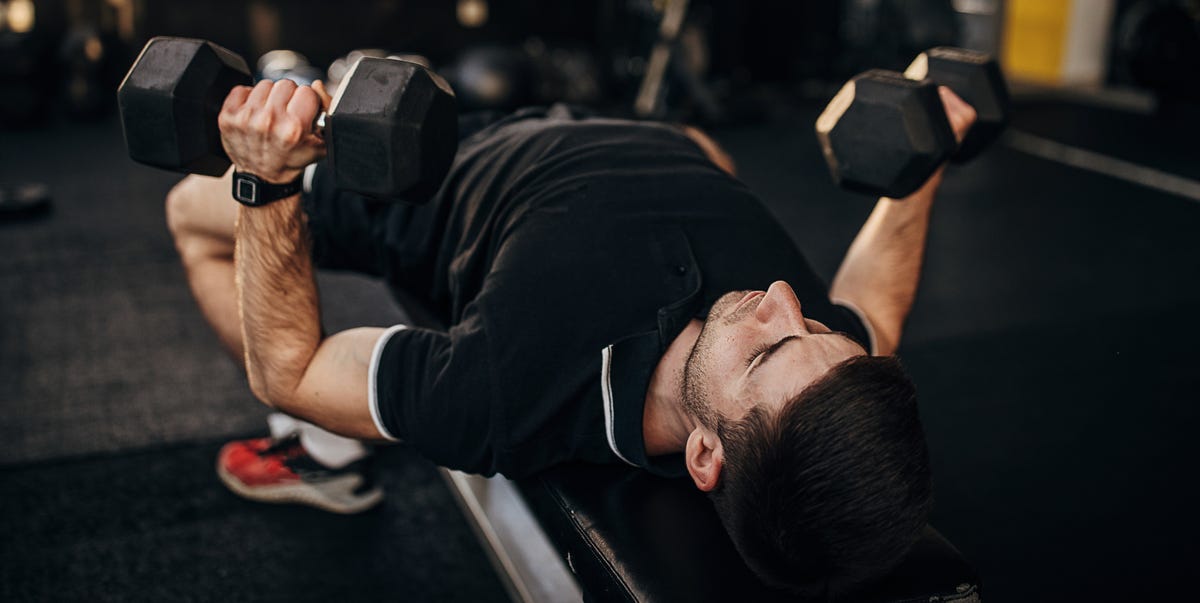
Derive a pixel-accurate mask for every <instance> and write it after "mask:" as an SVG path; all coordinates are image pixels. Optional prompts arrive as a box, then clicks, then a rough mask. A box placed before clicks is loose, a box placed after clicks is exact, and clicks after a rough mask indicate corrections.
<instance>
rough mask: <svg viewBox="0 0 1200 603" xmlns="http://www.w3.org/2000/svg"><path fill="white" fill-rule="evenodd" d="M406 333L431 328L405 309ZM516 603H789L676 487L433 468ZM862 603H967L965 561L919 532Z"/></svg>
mask: <svg viewBox="0 0 1200 603" xmlns="http://www.w3.org/2000/svg"><path fill="white" fill-rule="evenodd" d="M401 302H402V306H403V307H404V309H405V310H406V311H407V313H408V315H409V316H410V317H411V318H412V319H413V321H414V322H415V323H417V324H421V325H426V326H431V327H437V326H438V323H437V321H436V320H435V319H434V318H433V315H432V314H430V313H429V312H428V311H426V310H425V309H424V308H421V307H420V305H419V304H416V303H415V302H414V300H411V299H405V298H403V297H402V299H401ZM441 472H442V474H443V476H444V477H445V479H446V481H447V483H448V484H449V485H450V489H451V491H452V492H453V493H454V494H455V496H456V498H457V499H458V502H459V503H460V506H461V507H462V508H463V512H464V514H465V515H466V517H467V519H468V521H469V523H470V524H471V526H472V528H473V529H474V530H475V533H476V534H477V535H478V536H479V538H480V542H481V544H482V545H483V548H484V550H485V552H486V553H487V554H488V556H489V557H490V559H491V561H492V563H493V565H494V567H495V568H496V572H497V574H498V575H499V577H500V579H501V581H502V582H503V583H504V584H505V587H506V588H507V589H508V592H509V595H510V596H511V597H512V599H513V600H514V601H518V602H522V603H524V602H538V603H541V602H559V601H578V600H581V599H583V600H588V601H688V602H701V601H795V600H796V598H795V597H791V596H789V595H787V594H786V593H781V592H778V591H775V590H772V589H770V588H769V587H767V586H766V585H764V584H763V583H762V582H761V581H759V580H758V578H756V577H755V576H754V574H752V573H751V572H750V570H749V569H748V568H747V567H746V565H745V564H744V563H743V562H742V560H741V558H740V557H739V556H738V553H737V551H736V550H735V549H734V547H733V543H732V542H731V541H730V540H729V537H728V535H727V534H726V533H725V530H724V528H723V527H722V526H721V522H720V520H719V519H718V518H717V515H716V511H715V510H714V509H713V507H712V503H710V502H709V501H708V499H707V497H705V496H704V495H703V494H701V493H700V492H699V491H698V490H696V488H695V487H694V486H693V485H692V484H691V482H690V481H688V480H686V479H677V480H668V479H662V478H659V477H655V476H652V475H650V474H648V473H645V472H643V471H641V470H638V469H635V468H632V467H627V466H623V465H615V464H614V465H593V464H577V465H562V466H559V467H555V468H552V469H550V470H548V471H545V472H543V473H541V474H539V475H537V476H534V477H531V478H527V479H522V480H517V481H513V480H508V479H506V478H504V477H502V476H499V475H497V476H494V477H491V478H484V477H480V476H477V475H468V474H465V473H462V472H459V471H452V470H448V469H441ZM843 600H845V601H861V602H865V603H901V602H917V601H921V602H925V603H934V602H953V603H979V602H980V601H981V600H982V599H981V597H980V582H979V577H978V575H977V574H976V572H975V569H974V568H973V567H972V566H971V564H970V563H968V562H967V560H966V559H965V558H964V557H963V556H962V554H961V553H959V552H958V550H957V549H955V548H954V546H953V545H951V544H950V542H949V541H947V540H946V539H945V538H943V537H942V535H941V534H939V533H938V532H937V531H936V530H934V529H933V528H932V527H930V526H926V527H925V531H924V533H923V534H922V536H921V539H920V541H919V542H918V543H917V544H916V546H915V547H913V550H912V551H911V552H910V553H909V554H908V556H907V557H906V558H905V559H904V560H903V561H902V562H901V563H900V565H899V566H898V567H897V568H896V569H895V570H894V571H893V572H892V573H891V574H890V575H888V576H887V577H886V578H885V579H883V580H882V581H880V582H879V583H877V584H875V585H874V586H873V587H871V588H870V589H868V590H866V591H864V592H862V593H860V594H858V595H857V596H855V597H853V598H851V599H838V601H843Z"/></svg>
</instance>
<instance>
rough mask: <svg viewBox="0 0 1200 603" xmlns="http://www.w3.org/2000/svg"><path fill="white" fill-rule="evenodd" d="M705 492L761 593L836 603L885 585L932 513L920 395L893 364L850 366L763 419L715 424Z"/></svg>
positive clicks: (860, 359) (878, 361) (759, 408)
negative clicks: (769, 588) (716, 460)
mask: <svg viewBox="0 0 1200 603" xmlns="http://www.w3.org/2000/svg"><path fill="white" fill-rule="evenodd" d="M717 434H718V436H719V437H720V438H721V443H722V446H723V447H724V451H725V452H724V456H725V465H724V468H723V470H722V471H721V480H720V482H719V483H718V484H717V487H716V488H714V489H713V491H712V492H711V493H710V497H711V498H712V500H713V503H714V504H715V505H716V509H717V514H718V515H719V516H720V517H721V522H722V523H723V524H724V526H725V530H726V531H727V532H729V535H730V537H731V538H732V539H733V543H734V545H735V546H736V547H737V550H738V552H739V553H741V556H742V558H743V559H744V560H745V561H746V563H747V565H749V567H750V569H752V570H753V571H754V573H756V574H758V576H759V577H760V578H762V579H763V580H764V581H765V582H767V583H768V584H771V585H773V586H775V587H778V588H783V589H786V590H789V591H791V592H794V593H797V594H801V595H808V596H822V595H823V596H833V595H838V594H842V593H845V592H848V591H852V590H854V589H855V588H856V587H858V586H862V585H864V584H866V583H868V582H870V581H871V580H872V579H874V578H878V577H881V576H882V575H883V574H884V573H886V572H887V571H888V570H889V569H891V568H892V567H894V566H895V564H896V563H897V562H899V561H900V559H901V558H902V557H903V555H904V554H905V553H906V552H907V551H908V550H909V548H911V546H912V544H913V543H914V542H915V541H916V539H917V537H918V536H919V534H920V531H921V529H922V527H923V526H924V525H925V522H926V519H927V517H928V515H929V510H930V508H931V507H932V503H933V494H932V491H933V486H932V482H931V479H930V472H929V452H928V449H927V447H926V444H925V435H924V432H923V431H922V429H921V421H920V418H919V417H918V414H917V396H916V388H915V387H914V385H913V383H912V380H911V379H909V378H908V376H907V375H906V374H905V372H904V369H903V368H902V367H901V366H900V362H899V361H898V360H896V359H895V358H894V357H879V356H857V357H854V358H851V359H849V360H846V361H844V362H842V363H840V364H838V365H837V366H835V367H834V368H832V369H830V370H829V371H828V372H827V373H826V374H825V375H823V376H822V377H821V378H820V379H818V380H817V381H816V382H814V383H813V384H812V385H810V386H808V387H807V388H805V389H804V391H802V392H801V393H800V394H799V395H798V396H796V397H795V398H794V399H792V400H789V401H788V402H787V403H786V404H785V405H784V406H783V407H782V408H781V409H780V410H779V411H778V412H775V413H770V412H768V410H767V407H766V406H765V405H762V404H755V405H754V407H753V409H752V410H751V411H750V412H749V413H748V414H747V415H746V416H745V417H743V418H741V419H738V420H736V421H729V420H726V419H719V422H718V429H717Z"/></svg>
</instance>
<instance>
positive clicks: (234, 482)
mask: <svg viewBox="0 0 1200 603" xmlns="http://www.w3.org/2000/svg"><path fill="white" fill-rule="evenodd" d="M217 477H219V478H220V479H221V482H222V483H224V484H225V487H227V488H229V489H230V490H232V491H233V493H234V494H237V495H238V496H240V497H242V498H245V499H247V500H253V501H256V502H263V503H272V504H287V503H294V504H302V505H307V506H310V507H316V508H318V509H322V510H324V511H329V512H331V513H338V514H341V515H353V514H355V513H362V512H363V511H366V510H368V509H370V508H372V507H374V506H375V505H378V504H379V503H380V502H381V501H382V500H383V490H381V489H379V488H373V489H372V490H370V491H369V492H367V493H365V494H362V495H355V494H352V493H351V491H352V490H353V489H354V488H355V487H357V486H358V482H359V477H358V476H355V475H346V476H343V477H337V478H334V479H331V480H327V481H325V482H322V484H321V485H322V486H325V487H326V489H324V490H323V489H322V488H320V487H318V486H314V485H311V484H304V483H299V484H285V485H280V486H254V487H251V486H247V485H246V484H244V483H243V482H242V481H241V480H239V479H238V478H237V477H236V476H235V475H233V474H232V473H230V472H229V471H227V470H226V469H225V468H224V467H222V466H221V465H219V464H218V465H217ZM326 490H340V491H342V492H345V495H343V496H338V495H337V494H336V493H334V492H330V491H326Z"/></svg>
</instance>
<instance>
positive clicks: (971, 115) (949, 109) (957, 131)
mask: <svg viewBox="0 0 1200 603" xmlns="http://www.w3.org/2000/svg"><path fill="white" fill-rule="evenodd" d="M938 96H940V97H941V99H942V107H943V108H944V109H945V110H946V118H947V119H948V120H949V121H950V127H951V128H953V129H954V137H955V138H957V139H958V141H959V142H962V140H963V137H964V136H966V135H967V130H969V129H971V125H972V124H974V123H975V117H976V116H975V108H974V107H972V106H971V105H968V104H967V102H966V101H964V100H963V99H962V98H961V97H959V96H958V95H957V94H955V93H954V91H953V90H951V89H949V88H947V87H945V86H938Z"/></svg>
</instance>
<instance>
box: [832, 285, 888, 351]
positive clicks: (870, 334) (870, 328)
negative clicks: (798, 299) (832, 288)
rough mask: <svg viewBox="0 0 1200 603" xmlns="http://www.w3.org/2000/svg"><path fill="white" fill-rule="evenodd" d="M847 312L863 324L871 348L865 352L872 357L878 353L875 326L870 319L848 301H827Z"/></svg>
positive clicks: (838, 299)
mask: <svg viewBox="0 0 1200 603" xmlns="http://www.w3.org/2000/svg"><path fill="white" fill-rule="evenodd" d="M829 301H831V302H833V303H835V304H837V305H839V306H841V307H843V308H846V309H847V310H850V311H851V312H853V313H854V315H855V316H857V317H858V319H859V320H860V321H862V323H863V328H865V329H866V330H867V342H868V343H870V345H871V348H870V349H868V350H867V352H869V353H870V354H871V355H872V356H875V355H876V354H878V353H879V340H878V339H876V338H875V326H874V325H872V324H871V319H869V318H867V313H866V312H863V311H862V308H859V307H858V306H856V305H854V302H852V301H850V300H848V299H840V298H835V299H831V300H829Z"/></svg>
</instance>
